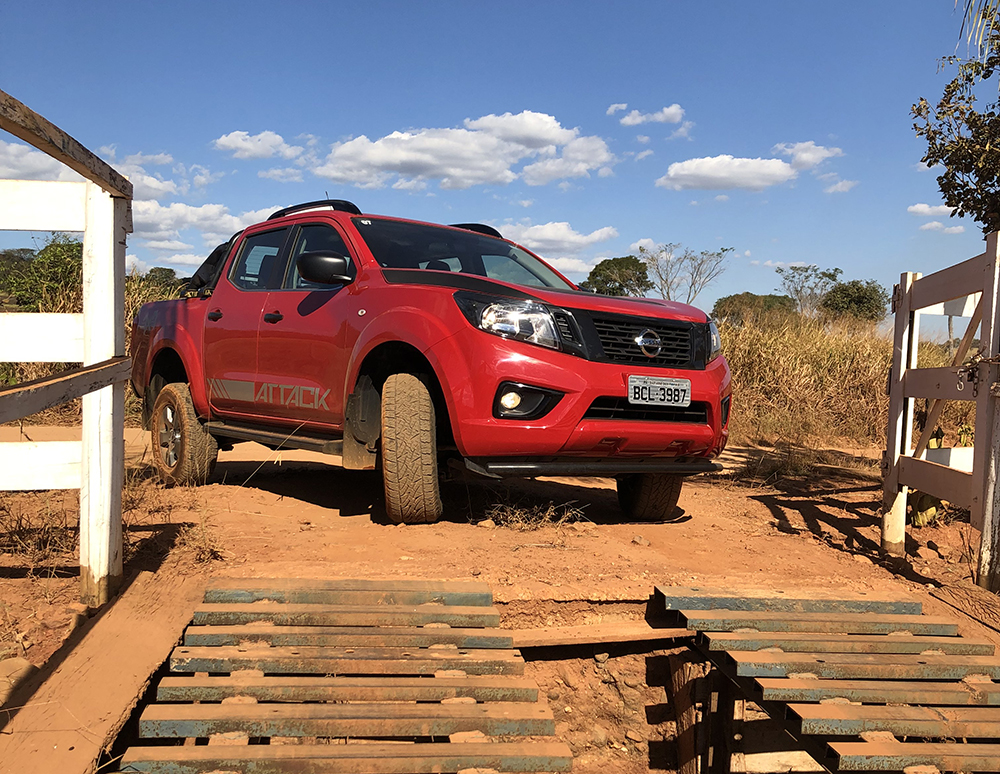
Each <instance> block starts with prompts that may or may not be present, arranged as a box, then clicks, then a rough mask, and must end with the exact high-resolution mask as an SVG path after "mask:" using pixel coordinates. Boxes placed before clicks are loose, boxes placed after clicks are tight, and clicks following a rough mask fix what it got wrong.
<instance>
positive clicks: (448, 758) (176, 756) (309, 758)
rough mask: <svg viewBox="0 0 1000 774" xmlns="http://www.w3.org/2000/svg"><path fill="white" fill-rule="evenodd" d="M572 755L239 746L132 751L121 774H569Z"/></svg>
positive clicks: (537, 745)
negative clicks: (484, 773)
mask: <svg viewBox="0 0 1000 774" xmlns="http://www.w3.org/2000/svg"><path fill="white" fill-rule="evenodd" d="M572 766H573V754H572V753H571V752H570V749H569V747H567V746H566V745H565V744H562V743H560V742H483V743H460V744H339V745H330V744H309V745H247V746H239V747H208V746H196V747H195V746H192V747H177V746H171V747H130V748H129V749H128V751H127V752H126V753H125V756H124V757H123V758H122V761H121V768H122V770H123V771H137V772H149V773H150V774H195V773H196V772H212V771H233V770H239V771H243V772H254V774H264V772H278V771H282V772H294V774H328V772H332V771H337V772H344V773H345V774H432V773H436V772H442V773H444V774H454V772H459V771H462V770H464V769H477V768H481V769H496V770H497V771H502V772H531V771H552V772H561V771H569V770H570V769H571V768H572Z"/></svg>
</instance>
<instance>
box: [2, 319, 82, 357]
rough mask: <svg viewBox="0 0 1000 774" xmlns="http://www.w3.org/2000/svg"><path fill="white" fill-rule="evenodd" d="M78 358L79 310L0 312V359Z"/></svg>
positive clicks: (80, 330)
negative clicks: (67, 312)
mask: <svg viewBox="0 0 1000 774" xmlns="http://www.w3.org/2000/svg"><path fill="white" fill-rule="evenodd" d="M82 362H83V315H82V314H48V313H40V314H36V313H28V312H11V313H0V363H82Z"/></svg>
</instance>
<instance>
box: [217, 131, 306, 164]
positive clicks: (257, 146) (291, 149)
mask: <svg viewBox="0 0 1000 774" xmlns="http://www.w3.org/2000/svg"><path fill="white" fill-rule="evenodd" d="M214 146H215V148H216V149H217V150H222V151H229V152H231V153H232V154H233V157H234V158H237V159H269V158H272V157H274V156H276V155H277V156H281V157H282V158H284V159H294V158H295V157H296V156H298V155H299V154H300V153H302V148H301V147H300V146H298V145H289V144H288V143H286V142H285V141H284V139H282V137H281V135H280V134H277V133H276V132H271V131H264V132H260V133H259V134H249V133H248V132H242V131H237V132H230V133H229V134H224V135H222V137H219V138H218V139H217V140H216V141H215V142H214Z"/></svg>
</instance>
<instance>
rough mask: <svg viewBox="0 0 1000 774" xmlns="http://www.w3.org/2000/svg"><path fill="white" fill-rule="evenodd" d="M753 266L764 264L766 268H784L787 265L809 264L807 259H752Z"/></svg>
mask: <svg viewBox="0 0 1000 774" xmlns="http://www.w3.org/2000/svg"><path fill="white" fill-rule="evenodd" d="M750 265H751V266H763V267H764V268H766V269H782V268H784V267H785V266H808V265H809V264H807V263H806V262H805V261H764V262H763V263H761V262H760V261H750Z"/></svg>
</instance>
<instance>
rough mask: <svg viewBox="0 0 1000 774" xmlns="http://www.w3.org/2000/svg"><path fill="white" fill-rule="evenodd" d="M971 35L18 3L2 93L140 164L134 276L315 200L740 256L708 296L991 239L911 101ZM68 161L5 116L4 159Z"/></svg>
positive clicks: (564, 245) (843, 12)
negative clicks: (946, 204) (949, 180)
mask: <svg viewBox="0 0 1000 774" xmlns="http://www.w3.org/2000/svg"><path fill="white" fill-rule="evenodd" d="M959 27H960V19H959V17H958V15H957V14H956V12H955V9H954V5H953V2H952V0H913V1H911V2H878V3H871V2H841V3H806V2H801V1H800V2H768V1H767V0H761V2H756V3H747V2H739V3H737V2H715V3H710V4H709V3H680V2H666V1H665V0H664V1H662V2H617V3H607V2H602V3H597V2H590V1H589V0H577V1H576V2H554V1H553V2H530V3H529V2H519V1H514V2H511V1H510V0H508V1H507V2H504V3H479V2H420V3H417V2H379V1H375V2H367V3H351V4H348V3H340V2H316V3H296V2H289V3H283V4H276V3H262V2H255V1H244V2H239V3H230V2H200V3H190V2H170V3H155V4H154V3H129V4H125V3H108V2H100V1H97V2H87V3H80V2H72V3H70V2H63V1H62V0H53V2H48V3H13V2H8V3H4V4H2V5H0V88H2V89H3V90H5V91H7V92H8V93H10V94H12V95H13V96H15V97H17V98H18V99H20V100H21V101H22V102H24V103H25V104H27V105H28V106H29V107H30V108H32V109H33V110H35V111H37V112H39V113H41V114H42V115H43V116H45V117H46V118H48V119H49V120H51V121H52V122H54V123H55V124H57V125H58V126H60V127H61V128H62V129H64V130H65V131H67V132H69V133H70V134H72V135H73V136H74V137H76V138H77V139H78V140H80V141H81V142H82V143H83V144H84V145H86V146H87V147H89V148H91V149H92V150H95V151H99V152H100V153H101V155H103V156H104V157H105V158H106V159H107V160H108V161H110V162H111V163H112V164H114V165H115V166H116V167H117V168H118V169H119V170H120V171H122V172H123V173H125V174H127V175H129V177H130V178H131V179H132V181H133V183H134V184H135V186H136V201H135V203H134V214H135V226H136V229H135V233H134V234H133V235H131V237H130V238H129V247H128V254H129V256H130V262H132V263H136V264H137V265H138V266H140V267H150V266H171V267H174V268H176V269H177V270H178V272H179V273H181V274H187V273H190V272H192V271H193V270H194V267H195V266H196V265H197V263H199V262H200V260H201V259H203V257H204V256H206V255H207V254H208V252H209V251H210V249H211V247H212V246H214V245H215V244H217V243H218V242H220V241H222V240H224V239H226V238H228V237H229V236H230V235H231V234H232V233H233V232H234V231H236V230H238V229H239V228H241V227H242V226H244V225H247V224H249V223H252V222H255V221H257V220H259V219H261V217H263V216H264V215H266V214H268V213H269V212H271V211H272V210H274V209H276V208H277V207H279V206H284V205H288V204H293V203H297V202H301V201H309V200H313V199H322V198H325V196H326V195H327V194H329V196H330V197H332V198H346V199H350V200H352V201H354V202H356V203H357V204H358V205H359V206H360V207H361V209H362V210H363V211H365V212H369V213H378V214H387V215H399V216H403V217H411V218H416V219H421V220H429V221H434V222H446V223H450V222H457V221H480V222H486V223H491V224H493V225H495V226H497V227H498V228H499V229H500V230H501V231H502V232H503V233H504V234H505V235H507V236H510V237H511V238H514V239H516V240H517V241H519V242H521V243H523V244H525V245H526V246H527V247H529V248H531V249H533V250H534V251H535V252H538V253H539V254H540V255H542V256H543V257H545V258H547V259H549V260H550V261H551V262H552V263H553V264H554V265H556V266H557V267H558V268H560V269H562V270H563V271H564V272H566V273H567V274H568V275H569V276H570V278H571V279H575V280H577V281H579V280H582V279H583V278H584V277H585V276H586V273H587V271H588V270H589V267H590V266H592V265H593V264H594V263H596V262H597V261H598V260H600V259H601V258H606V257H611V256H617V255H625V254H628V253H630V252H633V251H634V248H635V246H636V245H637V244H656V243H667V242H670V243H681V244H682V245H683V246H685V247H689V248H691V249H694V250H696V251H700V250H715V249H718V248H720V247H732V248H734V251H735V252H734V256H733V258H732V259H731V263H730V266H729V269H728V270H727V272H726V273H725V274H724V275H723V276H722V278H721V279H720V280H718V281H717V282H716V284H715V285H713V286H712V287H710V288H709V289H708V290H706V291H705V292H704V293H703V294H702V295H701V296H700V297H699V298H698V299H697V301H696V304H697V305H699V306H702V307H705V308H711V306H712V304H713V303H714V301H715V299H716V298H718V297H719V296H723V295H728V294H730V293H739V292H743V291H746V290H749V291H752V292H756V293H769V292H772V291H774V289H775V288H776V287H777V284H778V277H777V276H776V274H775V272H774V267H775V265H787V264H790V263H794V262H803V263H807V264H817V265H819V266H820V267H823V268H830V267H834V266H836V267H839V268H841V269H843V270H844V277H845V278H848V279H852V278H860V279H875V280H878V281H879V282H881V283H882V284H883V285H886V286H887V287H891V285H892V283H893V282H896V281H898V278H899V274H900V272H902V271H922V272H924V273H928V272H931V271H935V270H936V269H939V268H943V267H945V266H947V265H950V264H952V263H955V262H957V261H958V260H962V259H964V258H967V257H970V256H972V255H974V254H976V253H978V252H980V251H981V250H982V234H981V231H980V229H979V228H978V226H977V225H976V224H975V223H973V222H972V221H969V220H965V221H962V220H959V219H956V218H949V217H948V214H947V210H946V209H943V208H941V207H940V205H941V197H940V194H939V193H938V189H937V184H936V181H935V174H934V172H933V171H928V170H925V169H921V168H920V165H919V163H918V162H919V159H920V157H921V155H922V153H923V148H922V146H921V143H920V142H919V141H918V140H917V139H916V138H915V137H914V134H913V131H912V128H911V124H912V120H911V118H910V115H909V111H910V106H911V105H912V104H913V103H914V102H915V101H916V100H917V99H918V98H919V97H921V96H925V97H927V98H928V99H936V98H937V97H938V96H939V95H940V93H941V89H942V86H943V84H944V83H945V82H946V81H947V80H948V78H949V77H950V71H948V72H945V73H939V72H938V59H939V58H940V57H942V56H945V55H948V54H951V53H954V52H955V50H956V46H957V44H958V37H959ZM964 51H965V46H964V44H962V46H961V47H960V48H959V52H960V53H964ZM60 175H62V176H63V177H64V178H65V179H69V177H70V176H69V175H68V174H66V173H62V172H60V170H59V169H58V168H57V167H56V166H54V165H53V164H52V163H51V162H50V161H49V160H48V159H47V157H42V156H39V155H38V154H37V153H35V152H33V151H28V150H27V149H26V148H25V147H24V146H22V145H20V144H19V143H18V142H16V141H15V140H14V138H13V137H11V136H9V135H4V134H0V177H14V178H46V177H48V178H55V177H57V176H60ZM935 224H936V225H935ZM29 237H30V235H25V234H19V235H14V234H2V235H0V246H14V245H27V246H30V245H31V240H30V239H29Z"/></svg>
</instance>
